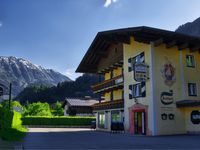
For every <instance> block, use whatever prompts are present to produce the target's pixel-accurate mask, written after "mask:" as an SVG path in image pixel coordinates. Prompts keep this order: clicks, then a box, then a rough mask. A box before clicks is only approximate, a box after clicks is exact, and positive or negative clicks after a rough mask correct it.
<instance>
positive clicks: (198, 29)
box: [176, 18, 200, 37]
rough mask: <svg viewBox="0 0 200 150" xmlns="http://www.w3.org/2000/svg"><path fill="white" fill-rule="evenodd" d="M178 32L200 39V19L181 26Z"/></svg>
mask: <svg viewBox="0 0 200 150" xmlns="http://www.w3.org/2000/svg"><path fill="white" fill-rule="evenodd" d="M176 32H179V33H184V34H189V35H194V36H199V37H200V18H197V19H196V20H194V21H193V22H188V23H186V24H183V25H181V26H179V27H178V28H177V29H176Z"/></svg>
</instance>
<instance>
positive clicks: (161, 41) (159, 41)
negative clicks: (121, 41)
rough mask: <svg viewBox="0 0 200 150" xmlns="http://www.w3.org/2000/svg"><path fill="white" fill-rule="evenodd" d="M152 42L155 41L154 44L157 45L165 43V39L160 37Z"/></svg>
mask: <svg viewBox="0 0 200 150" xmlns="http://www.w3.org/2000/svg"><path fill="white" fill-rule="evenodd" d="M152 42H153V44H154V46H155V47H157V46H159V45H161V44H163V42H164V40H163V38H160V39H158V40H156V41H152Z"/></svg>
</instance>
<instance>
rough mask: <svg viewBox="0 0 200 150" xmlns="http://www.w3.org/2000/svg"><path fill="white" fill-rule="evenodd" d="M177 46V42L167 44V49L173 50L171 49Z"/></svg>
mask: <svg viewBox="0 0 200 150" xmlns="http://www.w3.org/2000/svg"><path fill="white" fill-rule="evenodd" d="M176 44H177V41H174V40H173V41H171V42H169V43H167V44H166V48H171V47H174V46H175V45H176Z"/></svg>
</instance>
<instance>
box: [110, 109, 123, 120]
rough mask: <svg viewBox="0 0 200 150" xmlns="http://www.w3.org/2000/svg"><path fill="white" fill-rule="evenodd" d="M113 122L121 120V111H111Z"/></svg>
mask: <svg viewBox="0 0 200 150" xmlns="http://www.w3.org/2000/svg"><path fill="white" fill-rule="evenodd" d="M111 122H121V118H120V112H119V111H112V112H111Z"/></svg>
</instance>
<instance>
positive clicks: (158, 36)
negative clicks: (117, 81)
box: [76, 26, 200, 73]
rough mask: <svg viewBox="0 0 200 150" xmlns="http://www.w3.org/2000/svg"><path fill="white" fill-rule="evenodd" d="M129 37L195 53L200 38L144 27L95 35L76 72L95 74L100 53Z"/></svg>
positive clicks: (128, 40)
mask: <svg viewBox="0 0 200 150" xmlns="http://www.w3.org/2000/svg"><path fill="white" fill-rule="evenodd" d="M130 36H133V37H134V38H135V40H136V41H138V42H143V43H150V42H154V43H155V44H156V43H157V44H158V43H166V44H167V47H172V46H175V45H176V46H178V48H179V50H181V49H184V48H190V49H191V50H192V51H196V50H199V49H200V37H195V36H190V35H186V34H181V33H177V32H173V31H167V30H162V29H156V28H151V27H146V26H141V27H133V28H124V29H117V30H110V31H104V32H99V33H97V35H96V37H95V39H94V40H93V42H92V44H91V45H90V47H89V49H88V51H87V52H86V54H85V56H84V57H83V59H82V61H81V63H80V64H79V66H78V68H77V70H76V72H85V73H96V72H97V65H98V62H99V60H100V59H101V57H102V56H103V55H101V54H102V52H105V51H106V50H107V49H108V47H109V46H110V45H111V44H113V43H130Z"/></svg>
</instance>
